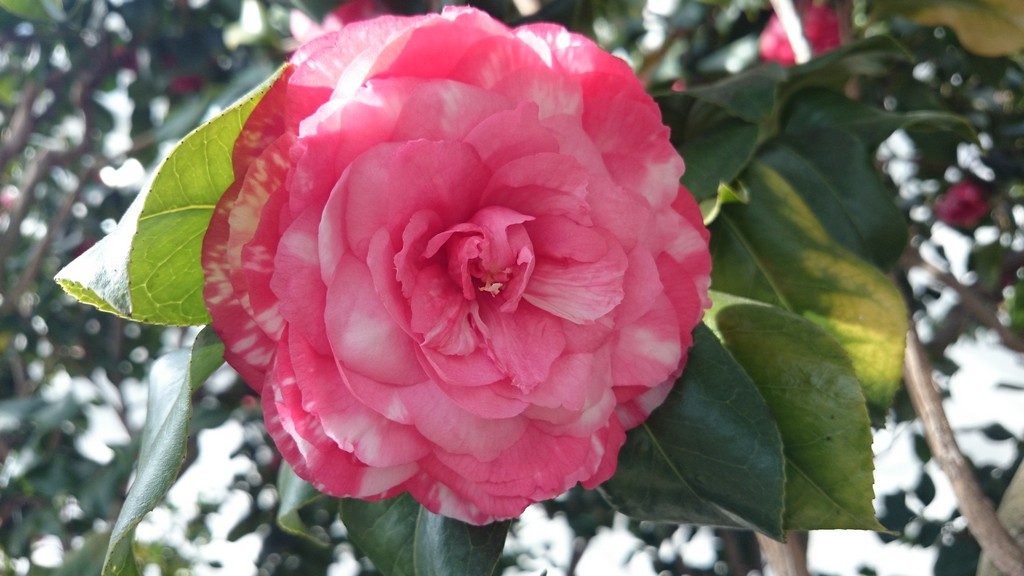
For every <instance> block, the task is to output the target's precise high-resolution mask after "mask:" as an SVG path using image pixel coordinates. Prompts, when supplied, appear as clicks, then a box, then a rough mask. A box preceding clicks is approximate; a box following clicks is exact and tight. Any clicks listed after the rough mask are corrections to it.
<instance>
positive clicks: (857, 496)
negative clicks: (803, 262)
mask: <svg viewBox="0 0 1024 576" xmlns="http://www.w3.org/2000/svg"><path fill="white" fill-rule="evenodd" d="M713 313H714V315H715V324H716V328H717V330H718V332H719V333H720V334H721V335H722V339H723V342H724V343H725V346H726V348H728V350H729V352H731V353H732V355H733V356H734V357H735V358H736V360H737V361H738V362H739V363H740V364H741V365H742V366H743V369H744V370H745V371H746V373H747V374H749V375H750V378H751V379H752V380H753V381H754V383H755V384H756V385H757V387H758V389H759V390H760V391H761V394H762V395H763V397H764V399H765V401H766V402H767V404H768V406H769V408H770V409H771V412H772V414H773V415H774V417H775V421H776V422H777V423H778V427H779V430H780V431H781V433H782V442H783V444H784V446H785V448H784V450H785V455H786V508H785V528H786V529H787V530H811V529H831V528H836V529H844V528H852V529H865V530H883V529H884V528H883V527H882V526H881V524H879V523H878V521H877V519H876V518H875V515H874V509H873V508H872V505H871V500H872V497H873V491H872V483H873V479H872V470H873V454H872V451H871V427H870V424H869V421H868V413H867V409H866V407H865V403H864V397H863V396H862V395H861V391H860V387H859V385H858V382H857V377H856V375H855V374H854V370H853V367H852V366H851V364H850V361H849V359H848V358H847V356H846V354H845V352H844V351H843V348H842V347H841V346H840V345H839V343H838V342H836V341H835V340H834V339H833V338H832V337H831V336H830V335H829V334H828V333H827V332H825V331H824V330H822V329H821V328H819V327H818V326H816V325H815V324H814V323H812V322H809V321H808V320H805V319H804V318H801V317H799V316H797V315H795V314H792V313H789V312H786V311H784V310H781V309H778V308H775V307H772V306H765V305H761V304H732V305H728V304H727V305H722V304H721V303H720V302H716V307H715V309H714V311H713Z"/></svg>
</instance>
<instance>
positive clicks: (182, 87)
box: [167, 75, 206, 96]
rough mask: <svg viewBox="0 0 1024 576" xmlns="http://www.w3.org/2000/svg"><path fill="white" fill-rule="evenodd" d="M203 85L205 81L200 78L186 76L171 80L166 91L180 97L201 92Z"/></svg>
mask: <svg viewBox="0 0 1024 576" xmlns="http://www.w3.org/2000/svg"><path fill="white" fill-rule="evenodd" d="M205 85H206V79H205V78H203V77H202V76H195V75H186V76H178V77H177V78H172V79H171V81H170V83H169V84H168V85H167V89H168V90H170V92H171V94H176V95H179V96H182V95H185V94H192V93H194V92H198V91H200V90H202V89H203V86H205Z"/></svg>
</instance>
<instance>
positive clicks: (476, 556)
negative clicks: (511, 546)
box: [413, 507, 512, 576]
mask: <svg viewBox="0 0 1024 576" xmlns="http://www.w3.org/2000/svg"><path fill="white" fill-rule="evenodd" d="M511 525H512V523H511V522H510V521H505V522H495V523H493V524H488V525H486V526H472V525H470V524H466V523H465V522H460V521H459V520H455V519H452V518H448V517H445V516H440V515H437V514H434V513H433V512H431V511H429V510H427V509H426V508H422V507H421V508H420V513H419V516H418V517H417V518H416V538H415V541H414V544H413V558H414V563H415V565H416V576H449V575H451V574H479V575H480V576H490V575H491V574H494V571H495V569H496V568H497V567H498V559H499V558H500V557H501V551H502V549H503V548H504V547H505V536H506V535H508V529H509V526H511Z"/></svg>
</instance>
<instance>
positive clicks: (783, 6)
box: [771, 0, 811, 64]
mask: <svg viewBox="0 0 1024 576" xmlns="http://www.w3.org/2000/svg"><path fill="white" fill-rule="evenodd" d="M771 3H772V9H774V10H775V14H776V15H777V16H778V17H779V22H780V23H781V24H782V30H783V31H785V33H786V38H788V39H789V45H790V46H792V47H793V56H794V58H795V59H796V63H797V64H803V63H804V62H807V61H808V60H810V59H811V45H810V44H808V43H807V38H806V37H805V36H804V26H803V24H802V23H801V22H800V15H799V14H797V11H796V7H795V6H793V1H792V0H771Z"/></svg>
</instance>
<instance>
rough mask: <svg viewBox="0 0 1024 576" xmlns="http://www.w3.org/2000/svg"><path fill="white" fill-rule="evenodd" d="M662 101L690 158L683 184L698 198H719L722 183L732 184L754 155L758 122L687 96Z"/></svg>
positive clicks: (685, 155)
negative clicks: (743, 118) (748, 120)
mask: <svg viewBox="0 0 1024 576" xmlns="http://www.w3.org/2000/svg"><path fill="white" fill-rule="evenodd" d="M658 104H659V105H660V106H661V110H662V115H663V118H664V121H665V123H666V124H667V125H668V126H669V127H670V128H672V142H673V144H675V146H676V148H678V149H679V152H680V154H682V155H683V158H685V159H686V172H685V173H684V174H683V184H685V185H686V187H687V188H689V189H690V191H691V192H693V195H694V196H695V197H696V198H697V199H698V200H701V201H703V200H710V199H714V198H716V197H717V193H718V187H719V185H720V184H722V183H725V184H729V183H731V182H732V181H733V179H735V178H736V176H737V175H738V174H739V173H740V171H742V170H743V167H744V166H746V164H747V162H748V161H749V160H750V158H751V156H753V154H754V150H755V149H756V147H757V138H758V127H757V125H755V124H752V123H750V122H747V121H745V120H741V119H740V118H737V117H735V116H733V115H731V114H729V113H728V112H726V111H725V110H724V109H722V108H721V107H718V106H715V105H713V104H709V103H707V102H704V101H701V100H696V99H694V98H691V97H689V96H685V95H672V96H665V97H662V98H660V99H659V100H658Z"/></svg>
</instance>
